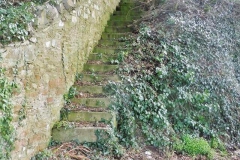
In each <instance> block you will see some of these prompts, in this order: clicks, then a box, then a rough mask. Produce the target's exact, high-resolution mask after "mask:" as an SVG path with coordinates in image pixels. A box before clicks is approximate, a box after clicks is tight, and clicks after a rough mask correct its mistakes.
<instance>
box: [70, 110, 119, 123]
mask: <svg viewBox="0 0 240 160" xmlns="http://www.w3.org/2000/svg"><path fill="white" fill-rule="evenodd" d="M67 120H68V121H69V122H99V121H102V120H106V121H113V122H114V124H115V122H116V116H115V115H114V114H113V113H110V112H92V111H71V110H70V111H69V112H68V115H67Z"/></svg>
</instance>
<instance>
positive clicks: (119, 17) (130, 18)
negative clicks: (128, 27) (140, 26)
mask: <svg viewBox="0 0 240 160" xmlns="http://www.w3.org/2000/svg"><path fill="white" fill-rule="evenodd" d="M139 18H141V15H134V16H133V15H128V14H126V15H117V14H115V15H114V14H113V15H112V16H111V19H114V20H118V21H133V20H137V19H139Z"/></svg>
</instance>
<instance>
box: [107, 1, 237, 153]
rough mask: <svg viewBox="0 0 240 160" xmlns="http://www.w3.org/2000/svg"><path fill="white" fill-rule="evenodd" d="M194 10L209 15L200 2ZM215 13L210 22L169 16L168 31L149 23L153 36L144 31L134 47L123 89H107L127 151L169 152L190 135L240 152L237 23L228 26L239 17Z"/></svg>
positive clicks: (122, 71)
mask: <svg viewBox="0 0 240 160" xmlns="http://www.w3.org/2000/svg"><path fill="white" fill-rule="evenodd" d="M173 4H174V3H173ZM174 5H175V4H174ZM184 5H185V4H181V7H183V6H184ZM188 5H189V6H190V9H189V10H191V9H192V10H194V9H197V10H199V9H202V10H203V11H204V8H197V7H198V4H195V1H191V0H190V1H189V4H188ZM210 5H211V7H215V8H218V10H217V13H215V10H209V11H208V14H210V13H211V14H210V15H209V17H211V18H207V19H204V18H201V17H199V16H197V15H196V16H193V15H192V14H188V13H193V11H192V10H191V11H189V12H182V11H181V10H179V11H175V12H174V13H171V14H170V16H166V15H165V13H163V15H164V16H166V17H165V19H164V21H163V22H162V26H160V27H157V26H158V25H157V23H159V22H158V20H156V19H155V20H154V21H153V22H148V23H150V24H151V23H153V24H151V25H150V26H155V27H153V28H154V29H151V28H150V27H148V26H143V27H142V28H141V29H140V30H139V34H138V37H136V39H133V41H132V50H131V51H130V52H129V55H128V57H127V58H126V59H125V63H124V65H123V66H124V67H122V68H120V69H119V73H120V74H121V75H123V76H122V79H123V83H121V84H118V83H114V82H112V83H111V84H110V86H109V87H110V88H111V93H110V95H112V93H115V96H114V98H115V99H116V102H115V103H114V104H113V105H112V108H113V109H114V110H115V111H116V112H117V113H118V115H117V121H118V127H117V132H118V134H117V136H118V138H119V142H120V143H121V144H122V145H123V146H126V147H131V146H135V145H136V144H144V143H145V144H149V145H153V146H157V147H160V148H163V149H166V148H169V147H171V144H172V143H173V140H172V137H182V136H184V135H191V136H193V137H203V138H205V139H206V140H211V139H217V140H218V141H219V138H220V137H221V140H222V141H224V143H227V144H228V145H229V146H231V145H232V146H239V144H240V142H239V138H240V132H239V131H240V119H239V115H240V112H239V104H240V94H239V82H240V81H239V77H240V76H239V69H240V68H239V66H240V65H239V46H240V45H239V37H240V31H239V28H237V27H236V26H238V25H239V20H237V19H236V17H234V18H232V19H230V18H229V16H228V15H229V14H231V13H232V12H234V11H233V10H232V9H231V5H230V4H225V5H226V6H224V7H225V8H229V10H223V8H222V6H221V5H220V4H219V3H214V4H210ZM215 5H218V7H216V6H215ZM183 8H184V7H183ZM180 9H181V8H180ZM213 12H214V13H213ZM219 12H221V13H222V14H218V13H219ZM160 15H161V13H160ZM166 19H170V22H171V23H170V22H168V21H167V20H166ZM155 21H156V22H155ZM154 23H156V24H154ZM229 42H231V43H229ZM237 53H238V54H237ZM187 140H188V138H186V139H185V141H187ZM199 143H200V144H201V145H206V143H205V142H204V141H201V140H199ZM214 143H215V142H214ZM214 143H212V145H213V148H214V147H216V143H215V144H214ZM189 144H191V145H192V143H189ZM219 144H220V143H219ZM220 146H221V147H220ZM220 146H218V147H220V148H222V149H224V148H225V147H224V145H223V143H221V145H220ZM207 148H208V147H207ZM189 153H190V154H191V152H190V151H189ZM209 156H210V155H209Z"/></svg>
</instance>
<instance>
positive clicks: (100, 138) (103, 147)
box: [85, 128, 124, 159]
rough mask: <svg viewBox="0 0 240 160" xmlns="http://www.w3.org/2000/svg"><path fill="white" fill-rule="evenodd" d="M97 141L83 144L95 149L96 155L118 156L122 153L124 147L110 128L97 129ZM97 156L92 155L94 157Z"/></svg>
mask: <svg viewBox="0 0 240 160" xmlns="http://www.w3.org/2000/svg"><path fill="white" fill-rule="evenodd" d="M96 136H97V141H96V142H94V143H85V145H87V146H89V147H91V148H92V149H96V151H97V152H98V153H96V155H104V156H113V157H115V158H119V157H121V156H122V155H123V154H124V148H123V147H122V146H121V145H120V144H119V142H118V139H117V137H116V136H115V134H114V131H113V130H112V129H110V128H109V129H107V130H97V131H96ZM95 158H97V157H92V159H95Z"/></svg>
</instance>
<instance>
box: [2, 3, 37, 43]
mask: <svg viewBox="0 0 240 160" xmlns="http://www.w3.org/2000/svg"><path fill="white" fill-rule="evenodd" d="M33 5H34V4H33V3H30V2H28V3H20V4H19V5H17V6H13V5H7V6H5V7H2V8H0V24H1V25H0V43H2V44H8V43H11V42H15V41H23V40H25V39H26V38H27V37H28V36H29V33H28V31H27V27H28V25H29V24H30V23H32V22H33V18H34V16H33V14H32V12H33V9H34V7H33Z"/></svg>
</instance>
